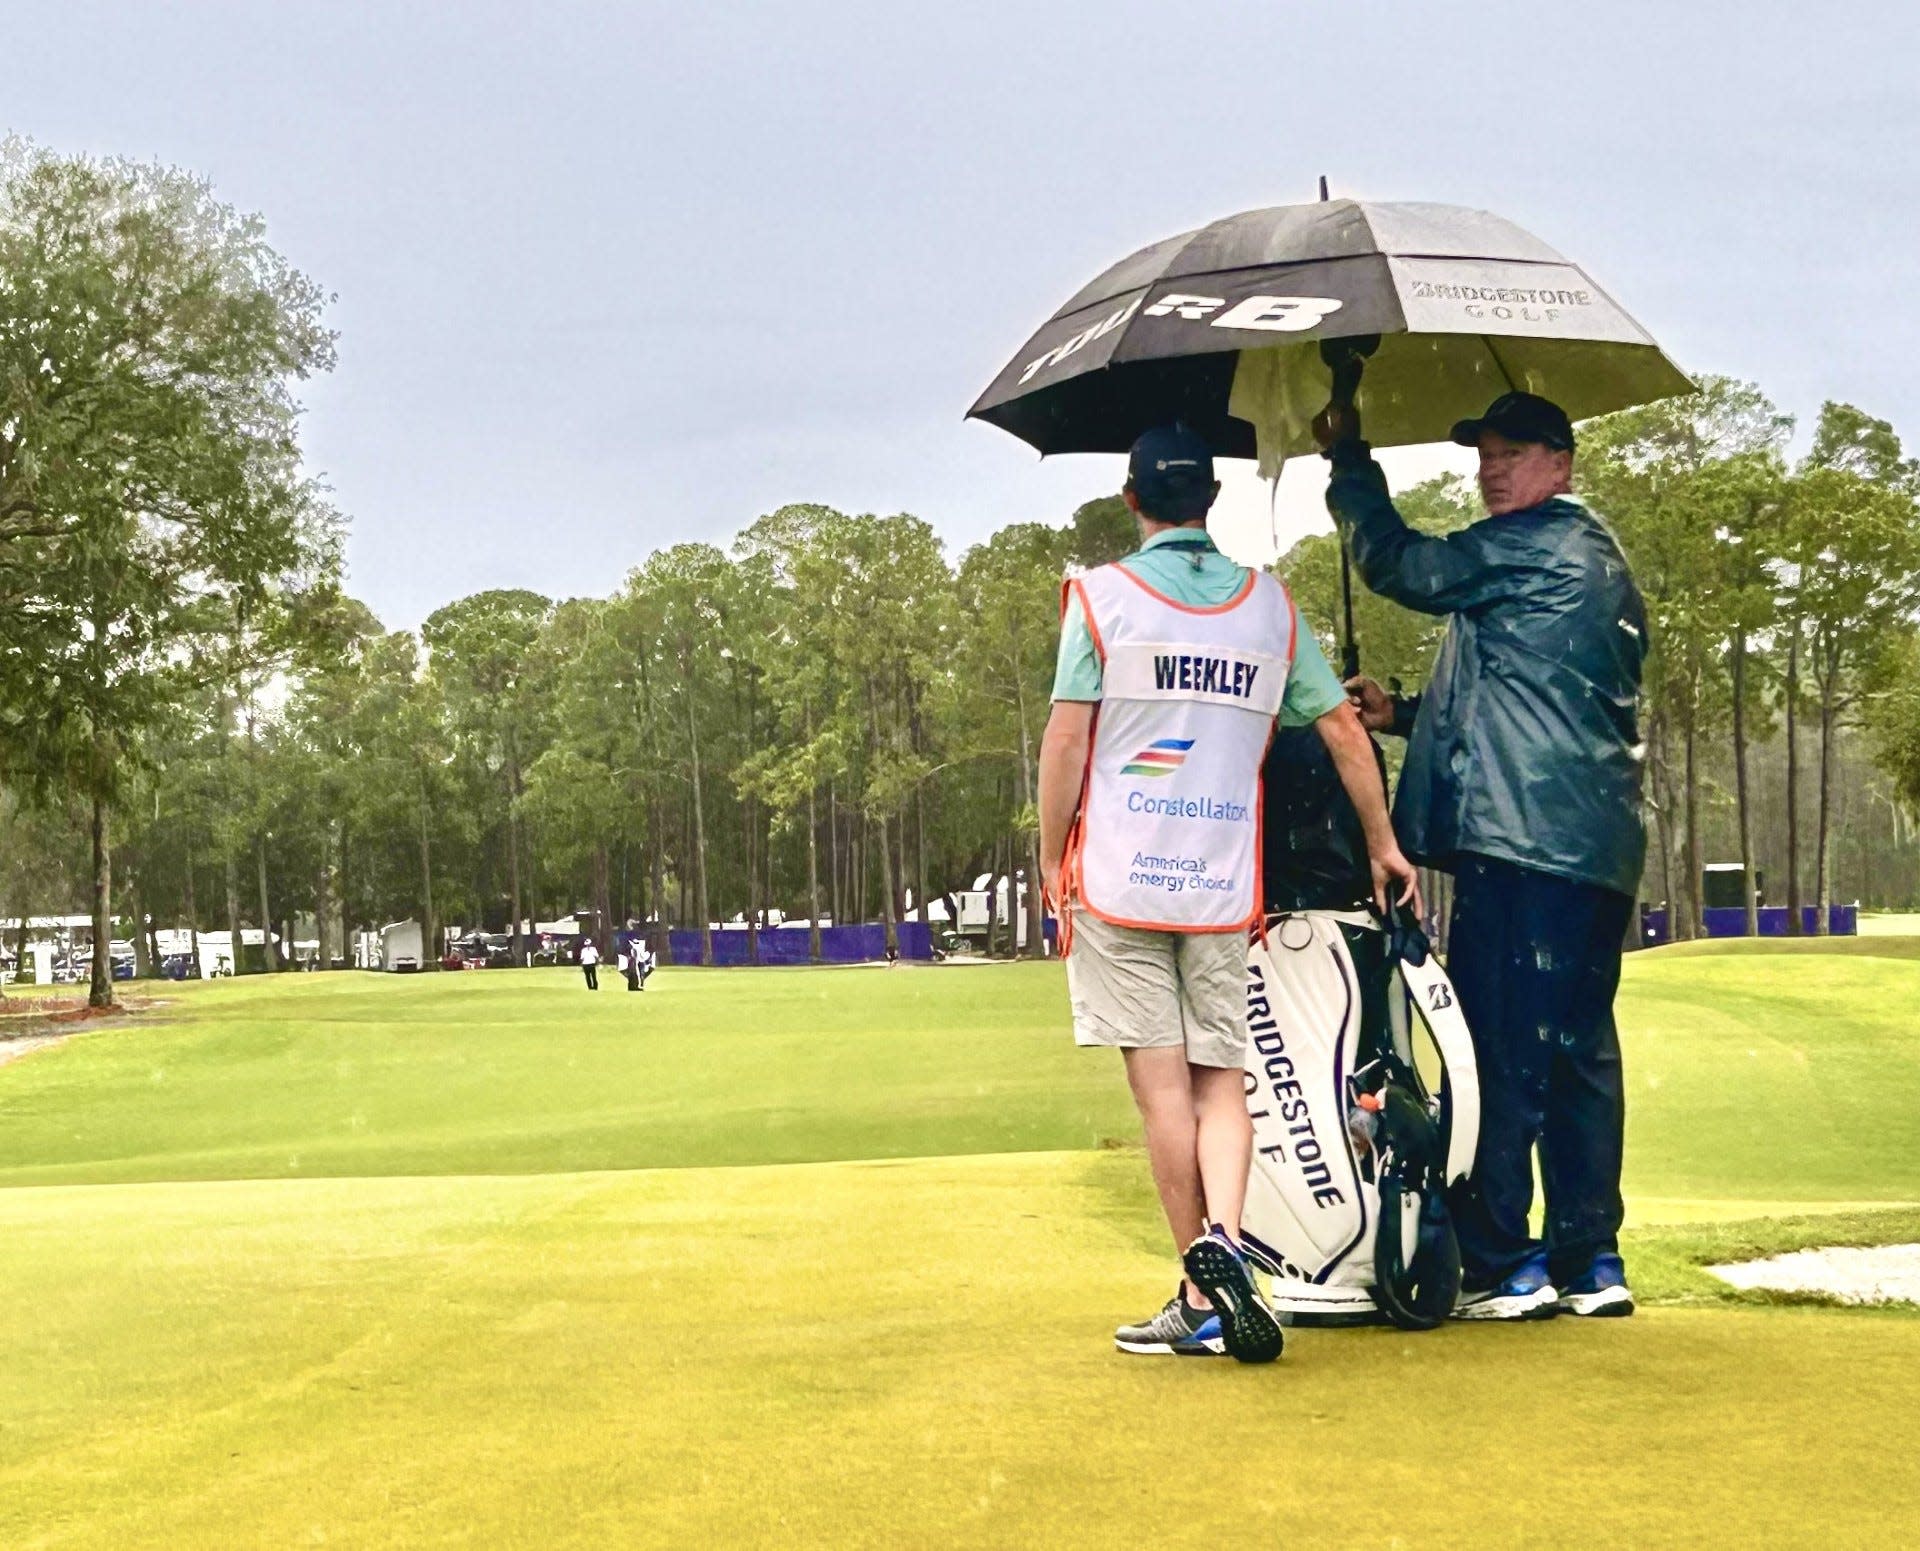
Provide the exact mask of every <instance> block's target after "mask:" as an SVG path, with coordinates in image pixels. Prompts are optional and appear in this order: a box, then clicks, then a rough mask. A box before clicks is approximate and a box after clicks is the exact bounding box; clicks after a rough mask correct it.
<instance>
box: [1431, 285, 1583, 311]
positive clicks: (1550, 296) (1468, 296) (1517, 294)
mask: <svg viewBox="0 0 1920 1551" xmlns="http://www.w3.org/2000/svg"><path fill="white" fill-rule="evenodd" d="M1413 299H1414V300H1415V301H1417V302H1425V301H1437V302H1509V303H1512V304H1513V305H1515V306H1520V307H1591V306H1592V305H1593V293H1592V292H1591V291H1527V290H1521V289H1517V288H1515V287H1512V286H1504V285H1499V286H1496V285H1436V284H1434V282H1433V281H1431V280H1416V281H1414V282H1413Z"/></svg>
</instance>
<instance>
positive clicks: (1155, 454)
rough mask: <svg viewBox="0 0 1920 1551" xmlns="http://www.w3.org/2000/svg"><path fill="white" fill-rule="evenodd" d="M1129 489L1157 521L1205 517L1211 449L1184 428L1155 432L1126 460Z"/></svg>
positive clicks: (1140, 441) (1144, 436) (1209, 499)
mask: <svg viewBox="0 0 1920 1551" xmlns="http://www.w3.org/2000/svg"><path fill="white" fill-rule="evenodd" d="M1127 488H1128V489H1130V490H1132V491H1133V493H1134V494H1135V495H1136V496H1138V497H1139V498H1140V505H1141V506H1142V507H1143V508H1144V509H1145V510H1146V512H1147V513H1148V515H1149V516H1152V517H1155V518H1158V519H1159V520H1161V521H1172V522H1190V521H1192V520H1193V519H1194V518H1196V517H1204V516H1205V515H1206V513H1207V508H1208V507H1209V506H1211V505H1212V504H1213V449H1212V448H1211V447H1209V446H1208V445H1207V443H1206V438H1205V437H1203V436H1201V434H1200V433H1199V432H1198V431H1195V430H1193V429H1192V428H1191V427H1190V426H1187V425H1185V424H1184V423H1183V424H1176V425H1163V426H1156V427H1155V428H1154V429H1153V430H1151V431H1147V432H1144V433H1143V434H1142V435H1141V436H1140V437H1139V439H1138V440H1136V441H1135V442H1134V444H1133V448H1132V450H1131V451H1130V452H1129V453H1128V454H1127Z"/></svg>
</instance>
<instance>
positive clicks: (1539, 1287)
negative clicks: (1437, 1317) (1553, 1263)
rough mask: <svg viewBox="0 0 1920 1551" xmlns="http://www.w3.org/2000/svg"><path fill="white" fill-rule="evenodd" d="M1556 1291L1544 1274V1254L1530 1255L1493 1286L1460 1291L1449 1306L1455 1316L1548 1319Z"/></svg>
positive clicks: (1553, 1311)
mask: <svg viewBox="0 0 1920 1551" xmlns="http://www.w3.org/2000/svg"><path fill="white" fill-rule="evenodd" d="M1559 1309H1560V1294H1559V1292H1558V1290H1556V1289H1555V1287H1554V1285H1553V1282H1552V1280H1551V1279H1550V1278H1549V1277H1548V1276H1547V1257H1546V1256H1545V1255H1544V1254H1541V1255H1530V1256H1528V1257H1527V1259H1526V1260H1525V1261H1523V1262H1522V1263H1521V1265H1520V1267H1519V1269H1518V1270H1516V1271H1513V1272H1511V1273H1510V1274H1509V1275H1508V1276H1507V1278H1506V1280H1505V1281H1503V1282H1500V1283H1498V1284H1497V1285H1496V1286H1493V1287H1485V1288H1479V1289H1475V1290H1471V1291H1468V1290H1463V1291H1462V1292H1461V1294H1460V1301H1459V1302H1458V1303H1456V1304H1455V1305H1454V1306H1453V1317H1454V1318H1455V1319H1551V1318H1552V1317H1553V1316H1554V1315H1555V1314H1556V1313H1558V1312H1559Z"/></svg>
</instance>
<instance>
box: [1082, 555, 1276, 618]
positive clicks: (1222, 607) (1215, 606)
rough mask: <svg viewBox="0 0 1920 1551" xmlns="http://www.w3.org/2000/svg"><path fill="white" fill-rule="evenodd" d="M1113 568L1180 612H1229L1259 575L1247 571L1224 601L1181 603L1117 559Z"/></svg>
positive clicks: (1241, 599)
mask: <svg viewBox="0 0 1920 1551" xmlns="http://www.w3.org/2000/svg"><path fill="white" fill-rule="evenodd" d="M1113 568H1114V570H1116V571H1118V572H1119V573H1120V574H1121V575H1122V576H1124V577H1125V578H1126V579H1127V580H1128V581H1130V582H1132V583H1133V585H1134V586H1136V587H1138V588H1139V589H1140V590H1141V591H1142V592H1144V593H1146V594H1147V595H1148V596H1149V597H1152V598H1158V599H1159V600H1160V601H1161V602H1162V603H1164V604H1166V606H1167V607H1168V608H1170V609H1178V610H1179V611H1180V612H1181V613H1182V614H1230V613H1232V612H1233V610H1235V609H1237V608H1239V607H1240V605H1241V604H1243V603H1245V602H1246V601H1247V599H1248V598H1249V597H1251V596H1252V594H1253V584H1254V581H1255V580H1256V579H1257V577H1258V576H1259V573H1258V572H1257V571H1249V572H1247V580H1246V583H1245V585H1243V586H1242V587H1241V589H1240V590H1239V591H1238V592H1236V593H1235V594H1234V595H1233V596H1232V597H1231V598H1229V599H1227V601H1226V602H1225V603H1209V604H1204V605H1203V604H1198V603H1182V602H1181V601H1180V600H1179V599H1178V598H1169V597H1168V596H1167V595H1166V594H1165V593H1164V592H1162V591H1161V590H1160V589H1159V588H1158V587H1156V586H1154V585H1153V583H1152V582H1147V581H1142V580H1141V579H1140V578H1139V577H1137V576H1135V575H1134V574H1133V572H1131V571H1129V570H1128V569H1127V568H1126V567H1125V566H1123V565H1121V564H1120V563H1119V562H1118V561H1115V562H1114V567H1113ZM1276 580H1278V578H1276ZM1281 585H1282V587H1284V586H1285V585H1286V584H1285V583H1282V584H1281ZM1081 601H1082V602H1083V603H1084V602H1085V595H1084V594H1082V599H1081Z"/></svg>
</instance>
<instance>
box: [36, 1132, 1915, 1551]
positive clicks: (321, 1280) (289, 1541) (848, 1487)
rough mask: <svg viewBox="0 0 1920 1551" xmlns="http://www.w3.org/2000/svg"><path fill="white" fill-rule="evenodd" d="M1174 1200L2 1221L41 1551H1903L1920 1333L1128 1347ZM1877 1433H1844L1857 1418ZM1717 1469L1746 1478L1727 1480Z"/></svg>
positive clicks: (1637, 1331) (566, 1191) (1753, 1325)
mask: <svg viewBox="0 0 1920 1551" xmlns="http://www.w3.org/2000/svg"><path fill="white" fill-rule="evenodd" d="M1143 1187H1144V1179H1143V1178H1142V1177H1140V1166H1139V1163H1138V1160H1137V1159H1134V1158H1131V1157H1127V1156H1112V1155H1109V1156H1101V1155H1086V1154H1082V1155H1071V1154H1050V1155H1040V1156H1031V1155H1030V1156H1016V1157H1001V1158H971V1159H941V1160H925V1161H914V1162H902V1163H893V1164H857V1163H855V1164H827V1165H812V1166H801V1167H784V1168H782V1167H772V1168H764V1167H763V1168H751V1169H729V1170H679V1171H663V1172H654V1173H644V1174H632V1173H629V1174H604V1175H566V1176H549V1177H544V1178H521V1179H459V1178H449V1179H407V1180H353V1181H348V1180H316V1181H274V1182H245V1183H235V1184H223V1185H193V1186H175V1185H151V1186H136V1187H109V1188H86V1187H83V1188H65V1189H27V1190H15V1191H9V1192H4V1193H0V1274H4V1275H5V1277H6V1279H7V1282H8V1285H10V1286H12V1287H14V1288H16V1289H22V1290H27V1289H39V1290H41V1291H40V1292H36V1293H35V1294H34V1295H31V1296H26V1297H18V1298H16V1300H15V1302H14V1311H13V1314H12V1315H11V1316H10V1319H9V1322H8V1330H7V1333H6V1338H5V1352H6V1361H5V1362H4V1364H0V1410H3V1412H4V1415H5V1416H6V1417H7V1435H8V1448H7V1450H6V1457H5V1459H4V1461H0V1540H3V1541H4V1543H5V1544H6V1545H8V1546H10V1547H30V1546H31V1547H66V1546H125V1545H133V1544H141V1545H165V1546H169V1547H200V1546H208V1547H214V1546H220V1547H225V1546H234V1545H302V1544H321V1543H330V1544H351V1545H379V1544H395V1543H402V1544H420V1545H449V1544H450V1545H475V1546H496V1545H540V1546H555V1547H570V1546H607V1545H620V1546H688V1545H712V1544H727V1545H743V1544H745V1545H761V1544H809V1545H830V1546H875V1547H880V1546H887V1547H891V1546H900V1545H915V1546H956V1547H958V1546H977V1545H982V1544H988V1545H1009V1546H1012V1545H1020V1546H1027V1545H1047V1546H1058V1547H1071V1546H1106V1545H1115V1544H1135V1543H1140V1542H1141V1541H1143V1540H1150V1541H1152V1542H1153V1543H1157V1544H1172V1545H1202V1544H1208V1545H1211V1544H1216V1543H1218V1541H1219V1540H1220V1538H1222V1537H1223V1536H1226V1537H1244V1536H1246V1535H1248V1534H1252V1535H1254V1536H1255V1537H1257V1538H1258V1537H1264V1536H1267V1535H1271V1536H1272V1537H1273V1538H1275V1539H1276V1540H1279V1541H1283V1542H1285V1543H1287V1544H1290V1545H1307V1546H1318V1545H1327V1546H1332V1545H1352V1544H1383V1545H1384V1544H1390V1543H1392V1542H1393V1540H1394V1539H1395V1538H1396V1537H1397V1538H1398V1539H1399V1541H1400V1542H1401V1543H1403V1544H1407V1545H1420V1546H1449V1545H1459V1546H1484V1545H1487V1544H1498V1543H1512V1542H1516V1541H1532V1542H1543V1543H1552V1541H1553V1540H1554V1538H1555V1531H1554V1526H1556V1525H1558V1526H1567V1525H1578V1526H1579V1527H1580V1529H1579V1534H1580V1538H1581V1539H1582V1541H1583V1542H1585V1541H1598V1542H1599V1543H1605V1544H1627V1545H1653V1544H1659V1545H1724V1544H1727V1543H1729V1541H1743V1542H1747V1543H1756V1542H1767V1541H1771V1542H1773V1543H1787V1542H1789V1541H1792V1540H1795V1539H1798V1538H1801V1534H1802V1531H1803V1530H1804V1529H1805V1527H1806V1526H1807V1525H1810V1524H1818V1525H1819V1526H1820V1538H1821V1539H1823V1540H1824V1541H1826V1542H1827V1543H1832V1544H1845V1543H1858V1542H1863V1541H1865V1540H1867V1539H1868V1538H1870V1535H1871V1533H1872V1532H1873V1531H1874V1530H1875V1529H1876V1528H1877V1527H1884V1525H1885V1524H1886V1522H1887V1518H1886V1516H1887V1514H1888V1512H1889V1509H1890V1507H1891V1505H1894V1504H1900V1503H1911V1502H1912V1501H1913V1500H1914V1498H1915V1494H1916V1493H1920V1461H1916V1458H1915V1456H1914V1455H1913V1454H1912V1452H1911V1451H1909V1450H1904V1449H1898V1448H1888V1447H1887V1446H1886V1444H1885V1442H1884V1438H1883V1436H1882V1435H1881V1432H1880V1430H1879V1429H1877V1428H1874V1427H1863V1426H1859V1425H1856V1424H1855V1421H1854V1419H1856V1418H1860V1417H1881V1418H1891V1417H1897V1416H1902V1415H1905V1416H1912V1415H1915V1414H1920V1320H1902V1319H1891V1318H1886V1317H1876V1316H1873V1315H1866V1316H1860V1315H1851V1316H1848V1315H1835V1314H1824V1313H1807V1312H1802V1311H1768V1310H1756V1311H1753V1312H1746V1311H1736V1312H1720V1313H1711V1314H1707V1313H1696V1312H1691V1311H1663V1310H1658V1309H1656V1310H1654V1311H1652V1312H1650V1313H1647V1314H1644V1315H1642V1316H1641V1317H1638V1318H1636V1319H1634V1320H1632V1321H1626V1322H1615V1323H1611V1324H1604V1323H1603V1324H1577V1323H1576V1322H1573V1321H1562V1322H1557V1323H1555V1324H1553V1325H1550V1326H1545V1327H1525V1328H1512V1327H1506V1328H1499V1329H1489V1328H1485V1327H1453V1328H1449V1329H1446V1330H1442V1331H1439V1332H1436V1333H1433V1334H1431V1335H1426V1336H1408V1335H1402V1334H1399V1333H1397V1332H1391V1331H1380V1330H1376V1331H1355V1332H1301V1333H1297V1334H1296V1335H1295V1336H1294V1338H1293V1340H1292V1342H1291V1343H1290V1346H1289V1351H1288V1355H1287V1358H1286V1360H1285V1361H1284V1362H1283V1363H1281V1364H1280V1365H1278V1366H1276V1367H1274V1368H1268V1369H1240V1368H1236V1367H1235V1366H1233V1365H1231V1364H1225V1363H1206V1362H1196V1363H1188V1362H1178V1361H1174V1360H1165V1361H1158V1362H1156V1361H1148V1360H1144V1359H1130V1358H1126V1357H1122V1356H1120V1355H1118V1354H1116V1353H1114V1352H1113V1351H1112V1350H1111V1349H1110V1348H1109V1347H1108V1346H1107V1344H1106V1343H1105V1341H1104V1340H1103V1339H1102V1335H1103V1333H1104V1327H1105V1326H1106V1325H1108V1324H1109V1323H1111V1321H1112V1319H1113V1318H1114V1315H1115V1313H1116V1311H1128V1312H1145V1309H1146V1306H1148V1305H1150V1304H1151V1303H1152V1302H1154V1301H1156V1299H1157V1297H1158V1296H1159V1295H1160V1293H1161V1292H1162V1291H1163V1289H1162V1286H1161V1283H1162V1282H1163V1281H1164V1280H1165V1272H1164V1267H1163V1266H1162V1265H1161V1264H1160V1263H1158V1262H1156V1260H1155V1258H1154V1257H1153V1256H1152V1254H1151V1253H1150V1252H1148V1251H1147V1250H1146V1249H1144V1248H1143V1247H1142V1246H1141V1245H1140V1243H1139V1242H1138V1229H1139V1226H1140V1225H1139V1223H1138V1222H1137V1221H1135V1220H1134V1219H1133V1217H1132V1216H1131V1215H1130V1216H1128V1217H1127V1218H1125V1219H1124V1220H1121V1221H1118V1222H1116V1221H1115V1219H1114V1218H1113V1216H1112V1215H1111V1213H1110V1211H1109V1208H1108V1203H1109V1202H1110V1201H1112V1200H1113V1199H1115V1198H1116V1197H1123V1196H1124V1197H1127V1198H1129V1199H1137V1197H1138V1193H1139V1191H1140V1190H1141V1189H1142V1188H1143ZM1841 1396H1844V1397H1845V1404H1844V1406H1839V1405H1836V1403H1835V1402H1836V1399H1837V1397H1841ZM1709 1461H1710V1462H1711V1463H1710V1464H1709V1463H1707V1462H1709Z"/></svg>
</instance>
